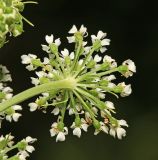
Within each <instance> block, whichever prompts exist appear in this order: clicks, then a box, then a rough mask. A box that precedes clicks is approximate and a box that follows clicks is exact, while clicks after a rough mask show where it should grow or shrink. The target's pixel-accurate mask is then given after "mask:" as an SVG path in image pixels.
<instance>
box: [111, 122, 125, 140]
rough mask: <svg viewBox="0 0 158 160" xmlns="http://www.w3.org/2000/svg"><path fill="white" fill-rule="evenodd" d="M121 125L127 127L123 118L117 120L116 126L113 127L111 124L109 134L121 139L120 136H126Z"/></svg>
mask: <svg viewBox="0 0 158 160" xmlns="http://www.w3.org/2000/svg"><path fill="white" fill-rule="evenodd" d="M121 126H126V127H128V124H127V122H126V121H125V120H118V127H113V126H111V128H110V131H109V133H110V135H111V136H113V137H116V135H117V137H118V139H122V137H125V136H126V130H125V129H123V128H122V127H121Z"/></svg>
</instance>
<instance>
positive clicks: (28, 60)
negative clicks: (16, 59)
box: [21, 54, 37, 71]
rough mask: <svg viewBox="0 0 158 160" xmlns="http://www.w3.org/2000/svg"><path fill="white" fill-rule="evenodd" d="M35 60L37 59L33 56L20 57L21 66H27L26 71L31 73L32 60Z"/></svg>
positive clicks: (32, 67)
mask: <svg viewBox="0 0 158 160" xmlns="http://www.w3.org/2000/svg"><path fill="white" fill-rule="evenodd" d="M36 58H37V56H36V55H34V54H28V55H22V56H21V59H22V64H29V65H28V66H26V69H27V70H29V71H32V70H34V66H33V64H32V60H34V59H36Z"/></svg>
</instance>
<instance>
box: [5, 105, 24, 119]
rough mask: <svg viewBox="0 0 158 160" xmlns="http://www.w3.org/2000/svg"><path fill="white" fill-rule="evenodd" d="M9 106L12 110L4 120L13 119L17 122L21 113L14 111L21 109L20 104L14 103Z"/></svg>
mask: <svg viewBox="0 0 158 160" xmlns="http://www.w3.org/2000/svg"><path fill="white" fill-rule="evenodd" d="M11 108H12V109H13V112H12V113H11V114H8V115H6V120H7V121H9V122H11V121H12V119H13V120H14V121H15V122H17V121H18V119H19V117H21V116H22V115H21V114H20V113H17V112H16V111H20V110H22V107H21V106H20V105H14V106H12V107H11Z"/></svg>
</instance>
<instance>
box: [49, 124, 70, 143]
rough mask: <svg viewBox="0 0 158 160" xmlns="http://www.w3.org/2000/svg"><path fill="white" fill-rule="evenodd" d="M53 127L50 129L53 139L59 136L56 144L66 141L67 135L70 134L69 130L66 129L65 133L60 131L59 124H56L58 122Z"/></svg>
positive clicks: (64, 129)
mask: <svg viewBox="0 0 158 160" xmlns="http://www.w3.org/2000/svg"><path fill="white" fill-rule="evenodd" d="M51 127H52V128H51V129H50V134H51V137H54V136H56V135H57V137H56V142H58V141H65V135H67V134H68V128H67V127H64V128H63V131H60V130H59V129H58V123H56V122H54V123H53V124H52V126H51Z"/></svg>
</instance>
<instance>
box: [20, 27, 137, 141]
mask: <svg viewBox="0 0 158 160" xmlns="http://www.w3.org/2000/svg"><path fill="white" fill-rule="evenodd" d="M69 34H70V36H69V37H67V39H68V42H69V43H74V46H75V49H74V51H69V50H68V49H67V48H65V49H63V50H62V51H60V50H59V46H60V45H61V41H60V39H59V38H58V39H55V38H54V36H53V35H50V36H48V35H47V36H46V37H45V39H46V42H47V44H46V45H42V49H43V51H45V52H46V53H47V55H48V56H47V57H44V59H43V60H41V59H40V58H38V57H37V56H36V55H33V54H29V55H23V56H22V57H21V58H22V63H23V64H26V65H27V66H26V68H27V69H28V70H29V71H34V70H36V72H35V74H36V77H31V80H32V83H33V84H34V85H35V86H36V87H38V86H42V85H43V86H47V87H48V89H47V90H46V89H45V90H44V91H45V92H43V93H42V94H41V95H40V96H39V97H38V98H37V99H36V100H35V102H32V103H30V104H29V107H30V111H35V110H37V109H40V110H42V111H43V112H46V111H47V108H48V107H50V108H51V109H52V114H54V115H55V116H57V121H56V122H53V124H52V126H51V129H50V134H51V136H56V135H57V137H56V141H64V140H65V135H67V134H68V127H67V126H66V125H65V114H69V115H70V116H72V117H73V122H72V124H71V125H70V128H72V130H73V134H74V135H76V136H77V137H80V136H81V132H82V130H83V131H85V132H87V129H88V127H89V126H93V127H94V129H95V131H94V134H95V135H97V134H98V133H99V132H100V131H103V132H105V133H107V134H110V135H112V136H113V137H116V136H117V137H118V138H119V139H122V137H124V136H125V135H126V131H125V129H124V128H123V126H125V127H128V124H127V123H126V121H125V120H122V119H121V120H118V119H116V118H115V117H114V115H115V113H116V111H115V107H114V104H113V103H112V102H110V101H109V100H106V101H105V99H106V97H105V95H106V94H112V95H114V96H116V97H119V96H121V97H125V96H128V95H130V94H131V92H132V89H131V85H130V84H128V85H126V84H125V82H121V83H118V84H115V83H114V80H115V79H116V77H115V75H114V73H115V72H119V73H120V74H121V75H123V76H124V77H126V78H128V77H130V76H132V75H133V73H135V72H136V67H135V64H134V62H133V61H132V60H130V59H128V60H126V61H124V62H123V63H122V64H121V65H117V62H116V61H115V60H114V59H112V58H111V57H110V56H108V55H106V54H104V52H105V51H106V50H107V48H106V46H108V45H109V44H110V40H109V39H107V38H106V33H103V32H102V31H99V32H98V33H97V35H96V36H95V35H91V39H92V43H91V44H90V45H88V44H87V42H86V40H85V39H86V37H87V36H88V32H87V28H86V27H84V26H83V25H82V26H81V27H80V29H79V30H78V29H77V28H76V26H75V25H74V26H73V27H72V28H71V30H70V31H69ZM98 52H101V54H98ZM51 84H54V87H55V88H53V87H51ZM49 87H50V88H49ZM42 89H43V88H42Z"/></svg>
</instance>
